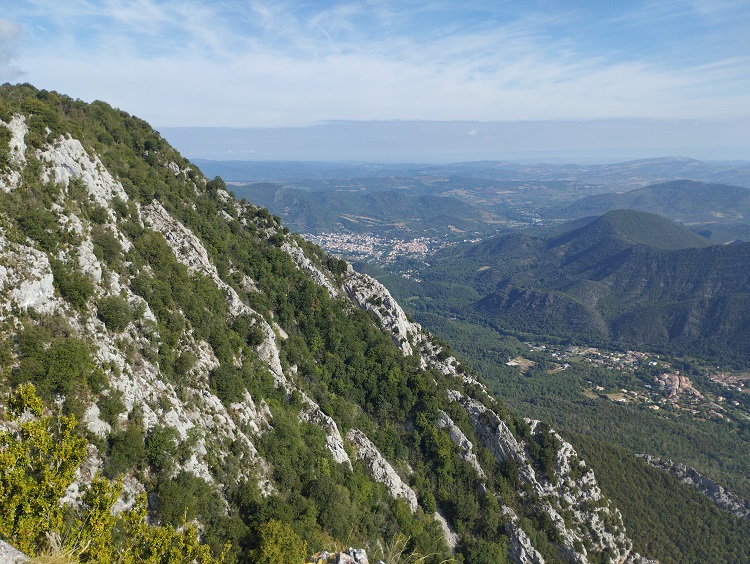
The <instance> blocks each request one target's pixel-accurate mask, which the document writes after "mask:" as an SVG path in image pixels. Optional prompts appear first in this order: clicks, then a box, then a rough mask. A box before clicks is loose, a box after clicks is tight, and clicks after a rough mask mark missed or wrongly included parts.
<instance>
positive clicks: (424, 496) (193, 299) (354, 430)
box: [0, 85, 748, 563]
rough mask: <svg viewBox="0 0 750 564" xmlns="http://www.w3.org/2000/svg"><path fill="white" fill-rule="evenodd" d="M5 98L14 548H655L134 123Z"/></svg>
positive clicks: (273, 226) (365, 293) (249, 555)
mask: <svg viewBox="0 0 750 564" xmlns="http://www.w3.org/2000/svg"><path fill="white" fill-rule="evenodd" d="M0 101H1V103H0V132H2V133H1V135H2V139H1V140H2V144H0V166H1V168H2V170H0V178H1V183H0V187H1V188H2V189H1V190H0V249H2V257H1V262H0V300H1V301H0V312H1V315H2V318H1V321H2V327H1V328H0V337H1V340H0V374H1V375H2V378H1V380H0V388H1V390H2V393H3V395H4V397H5V398H6V399H7V401H6V405H7V407H6V408H5V409H4V410H3V411H2V414H1V415H0V418H1V421H2V422H1V423H0V496H1V499H0V507H2V515H0V537H2V538H3V539H4V540H6V541H9V542H10V543H12V544H15V545H16V546H18V547H19V548H21V549H22V550H24V551H26V552H27V553H29V554H31V555H38V554H43V553H49V552H55V551H56V552H57V553H58V554H59V553H64V554H66V555H67V557H68V558H69V559H72V560H73V561H81V562H134V561H149V562H175V561H201V562H213V561H225V562H281V561H283V562H301V561H302V560H303V559H304V558H305V557H306V556H308V555H309V554H312V553H313V552H316V551H319V550H323V549H326V550H334V549H337V548H338V547H342V546H359V547H362V548H364V549H366V550H367V553H368V555H369V558H370V559H371V560H372V561H375V560H377V559H379V558H383V559H384V560H386V561H388V562H398V561H403V560H404V559H411V560H417V559H420V558H421V559H422V561H426V562H430V561H431V562H440V561H444V560H446V559H448V560H450V559H453V560H454V561H456V562H461V561H464V562H493V563H494V562H502V561H505V560H506V559H510V560H513V561H533V562H542V561H551V562H555V561H571V560H572V561H576V562H599V561H613V560H614V561H620V560H624V559H630V560H633V561H638V560H639V559H640V558H641V557H640V556H639V555H638V554H637V553H636V552H635V551H634V549H633V546H634V544H633V543H634V541H633V540H632V539H631V538H630V536H629V535H628V532H627V530H626V529H625V527H624V526H623V520H622V516H621V513H620V511H619V510H618V509H617V507H616V506H615V505H614V504H613V503H612V502H611V501H610V500H609V499H608V498H607V497H605V496H604V495H603V494H602V492H601V490H600V487H599V485H598V484H597V481H596V474H595V470H592V468H591V466H590V465H589V464H587V463H586V462H585V461H584V460H583V459H582V458H581V457H580V456H579V455H578V454H577V453H576V451H575V450H574V449H573V447H572V446H571V444H570V443H569V442H568V441H566V440H565V439H564V438H563V437H561V436H560V435H559V434H558V433H557V432H555V431H554V430H553V429H551V428H550V427H549V426H548V425H547V424H545V423H542V422H539V421H536V420H524V419H521V418H519V417H517V416H515V415H514V414H513V413H512V412H510V411H509V410H508V409H507V408H505V407H504V405H503V404H502V403H501V402H500V401H498V400H497V399H496V398H494V397H492V396H491V395H490V394H489V393H488V392H487V389H486V387H485V385H484V384H483V383H482V381H481V379H480V376H479V375H478V374H475V373H473V372H472V371H470V370H468V369H467V368H466V367H465V366H464V365H463V363H461V362H460V361H459V360H457V359H456V358H455V357H454V356H452V354H451V353H450V350H449V348H448V346H447V345H445V344H444V343H441V342H440V341H438V340H436V339H435V338H433V337H431V336H430V335H429V334H427V333H426V332H424V331H423V330H422V329H421V328H420V326H419V325H417V324H416V323H414V322H413V321H411V320H409V319H408V318H407V317H406V315H405V314H404V312H403V311H402V310H401V308H400V306H399V305H398V304H397V303H396V302H395V301H394V300H393V298H392V297H391V295H390V294H389V293H388V291H387V290H385V288H384V287H383V286H381V285H380V284H379V283H377V282H376V281H375V280H374V279H372V278H370V277H368V276H365V275H361V274H358V273H356V272H355V271H353V270H352V269H351V267H350V266H349V265H347V263H345V262H344V261H342V260H340V259H337V258H335V257H332V256H328V255H326V254H325V253H323V252H322V251H321V250H320V249H319V248H317V247H315V246H313V245H311V244H309V243H307V242H306V241H304V240H303V239H301V238H300V237H299V236H295V235H292V234H290V233H289V232H288V230H287V229H286V228H284V227H283V226H282V225H281V224H280V222H279V219H278V218H276V217H273V216H272V215H271V214H270V213H269V212H268V211H267V210H266V209H264V208H259V207H257V206H253V205H250V204H248V203H247V202H245V201H238V200H237V199H235V198H234V197H233V196H232V195H231V193H229V192H228V191H227V190H226V186H225V184H224V182H223V181H222V180H221V179H219V178H215V179H213V180H207V179H206V178H204V177H203V176H202V175H201V173H200V171H199V170H198V169H196V168H195V167H194V166H193V165H191V164H190V163H189V162H188V161H186V160H185V159H183V158H182V157H181V156H180V155H179V154H178V153H177V152H176V151H175V150H174V149H172V148H171V147H170V146H169V145H168V144H167V143H166V142H165V141H164V140H163V139H162V138H161V136H160V135H159V134H158V133H157V132H156V131H154V130H153V129H151V128H150V127H149V126H148V124H146V123H145V122H143V121H141V120H139V119H137V118H135V117H133V116H130V115H129V114H127V113H125V112H123V111H120V110H115V109H113V108H111V107H110V106H108V105H107V104H106V103H103V102H94V103H92V104H86V103H83V102H81V101H78V100H73V99H71V98H68V97H66V96H64V95H60V94H56V93H52V92H46V91H39V90H36V89H35V88H33V87H31V86H29V85H21V86H10V85H4V86H3V87H1V88H0ZM705 503H706V504H709V502H708V501H706V502H705ZM733 526H735V525H734V521H732V518H731V517H730V516H729V515H726V516H725V517H724V520H723V521H722V522H721V527H730V528H731V527H733ZM740 526H743V527H744V526H745V525H744V524H743V525H740ZM732 538H733V539H734V537H732ZM744 538H745V539H746V538H748V537H747V535H745V537H744ZM732 542H733V543H734V544H732V545H731V546H729V547H727V548H726V549H725V550H726V551H731V554H743V555H745V556H747V555H748V554H747V551H748V547H747V544H742V541H741V540H738V541H736V542H735V541H734V540H733V541H732ZM717 550H719V549H717ZM726 553H727V554H729V553H730V552H726ZM645 554H646V555H647V556H648V555H650V553H649V552H646V553H645ZM722 554H724V553H721V554H719V557H720V558H723V556H722ZM690 555H691V558H692V557H694V556H695V554H693V553H690Z"/></svg>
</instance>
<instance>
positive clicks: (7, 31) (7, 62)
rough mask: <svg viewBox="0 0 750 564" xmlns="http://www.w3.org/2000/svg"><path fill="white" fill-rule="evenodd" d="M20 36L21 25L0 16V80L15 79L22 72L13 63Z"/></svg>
mask: <svg viewBox="0 0 750 564" xmlns="http://www.w3.org/2000/svg"><path fill="white" fill-rule="evenodd" d="M20 38H21V27H20V26H19V25H16V24H15V23H13V22H11V21H9V20H6V19H3V18H0V82H9V81H12V80H16V79H17V78H18V77H19V76H21V74H22V72H21V70H20V69H19V68H18V67H17V66H16V65H15V63H14V60H15V58H16V54H17V51H18V44H19V40H20Z"/></svg>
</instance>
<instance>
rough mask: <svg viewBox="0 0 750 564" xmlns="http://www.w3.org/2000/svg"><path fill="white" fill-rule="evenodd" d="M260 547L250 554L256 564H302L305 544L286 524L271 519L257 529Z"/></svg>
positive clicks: (304, 556) (305, 551)
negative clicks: (297, 563) (292, 563)
mask: <svg viewBox="0 0 750 564" xmlns="http://www.w3.org/2000/svg"><path fill="white" fill-rule="evenodd" d="M258 529H259V530H258V536H259V537H260V545H259V546H258V548H256V549H255V550H253V551H252V552H251V555H250V556H251V560H252V561H253V562H256V563H257V564H287V563H289V562H304V561H305V558H306V557H307V544H306V543H305V542H304V541H303V540H302V539H301V538H299V536H297V533H295V532H294V529H292V527H291V526H290V525H287V524H286V523H282V522H281V521H277V520H276V519H271V520H270V521H268V522H267V523H264V524H262V525H261V526H260V527H259V528H258Z"/></svg>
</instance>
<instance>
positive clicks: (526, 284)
mask: <svg viewBox="0 0 750 564" xmlns="http://www.w3.org/2000/svg"><path fill="white" fill-rule="evenodd" d="M574 226H575V228H572V229H562V230H561V234H558V235H556V236H535V235H532V234H528V233H515V234H510V235H505V236H500V237H496V238H493V239H489V240H487V241H484V242H482V243H479V244H476V245H473V246H469V247H464V248H458V249H456V248H454V249H449V250H446V251H443V252H442V254H440V255H439V256H438V258H437V259H436V260H434V261H432V262H433V268H425V269H424V270H423V271H422V272H420V276H421V277H422V278H423V279H424V281H425V288H427V289H428V291H429V288H430V287H431V284H433V283H436V282H437V283H439V284H440V286H441V292H440V293H441V295H445V293H446V292H445V291H446V285H454V286H456V287H457V288H461V287H467V286H468V287H470V288H471V289H472V290H473V291H475V292H477V295H478V296H480V297H479V298H478V299H476V300H474V301H472V302H471V304H469V305H468V306H466V305H465V306H463V307H464V309H463V311H464V312H465V313H467V314H468V312H470V311H473V312H474V313H473V314H470V315H477V314H478V315H480V317H482V318H484V319H486V320H487V321H489V322H491V323H493V324H494V325H496V326H497V327H499V328H503V327H504V328H506V329H507V330H511V331H516V332H518V331H521V332H527V333H530V334H536V335H556V336H557V337H561V338H578V339H581V338H582V339H588V340H590V341H596V342H600V343H604V342H607V343H615V344H620V345H627V346H634V347H636V346H638V347H640V346H645V347H655V348H662V349H664V350H667V349H671V350H675V351H676V350H679V351H682V352H684V351H689V350H693V351H698V350H700V351H701V352H702V353H705V354H706V355H709V356H710V355H711V354H713V355H714V356H716V355H718V356H724V357H726V358H730V357H731V358H745V359H747V358H750V342H748V341H747V338H746V336H747V335H748V334H750V268H748V264H750V243H741V244H734V245H720V246H716V245H711V243H710V241H708V240H707V239H705V238H703V237H701V236H699V235H697V234H696V233H694V232H692V231H690V230H689V229H687V228H685V227H683V226H680V225H678V224H676V223H674V222H671V221H669V220H667V219H665V218H663V217H660V216H657V215H654V214H649V213H644V212H639V211H634V210H614V211H610V212H607V213H606V214H604V215H603V216H601V217H599V218H597V219H595V220H594V221H590V222H588V223H586V224H585V225H583V226H580V223H576V224H574ZM456 294H457V295H464V296H465V295H468V293H467V291H466V290H460V289H457V291H456ZM467 308H468V309H467ZM454 310H455V308H454Z"/></svg>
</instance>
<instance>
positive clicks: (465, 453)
mask: <svg viewBox="0 0 750 564" xmlns="http://www.w3.org/2000/svg"><path fill="white" fill-rule="evenodd" d="M437 426H438V429H444V430H445V431H446V432H447V433H448V436H449V437H450V439H451V441H453V444H455V445H456V446H457V447H458V450H459V453H460V454H459V456H460V457H461V458H462V459H463V460H465V461H466V462H468V463H469V464H471V465H472V466H473V467H474V470H476V472H477V475H478V476H479V477H480V478H482V479H484V478H485V477H486V476H485V475H484V470H482V467H481V466H480V465H479V460H477V455H476V454H474V452H473V449H474V445H472V444H471V441H470V440H469V439H467V438H466V435H464V434H463V432H462V431H461V429H459V428H458V427H457V426H456V424H455V423H454V422H453V420H452V419H451V418H450V417H449V416H448V414H447V413H446V412H445V411H442V410H441V411H440V416H439V418H438V422H437Z"/></svg>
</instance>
